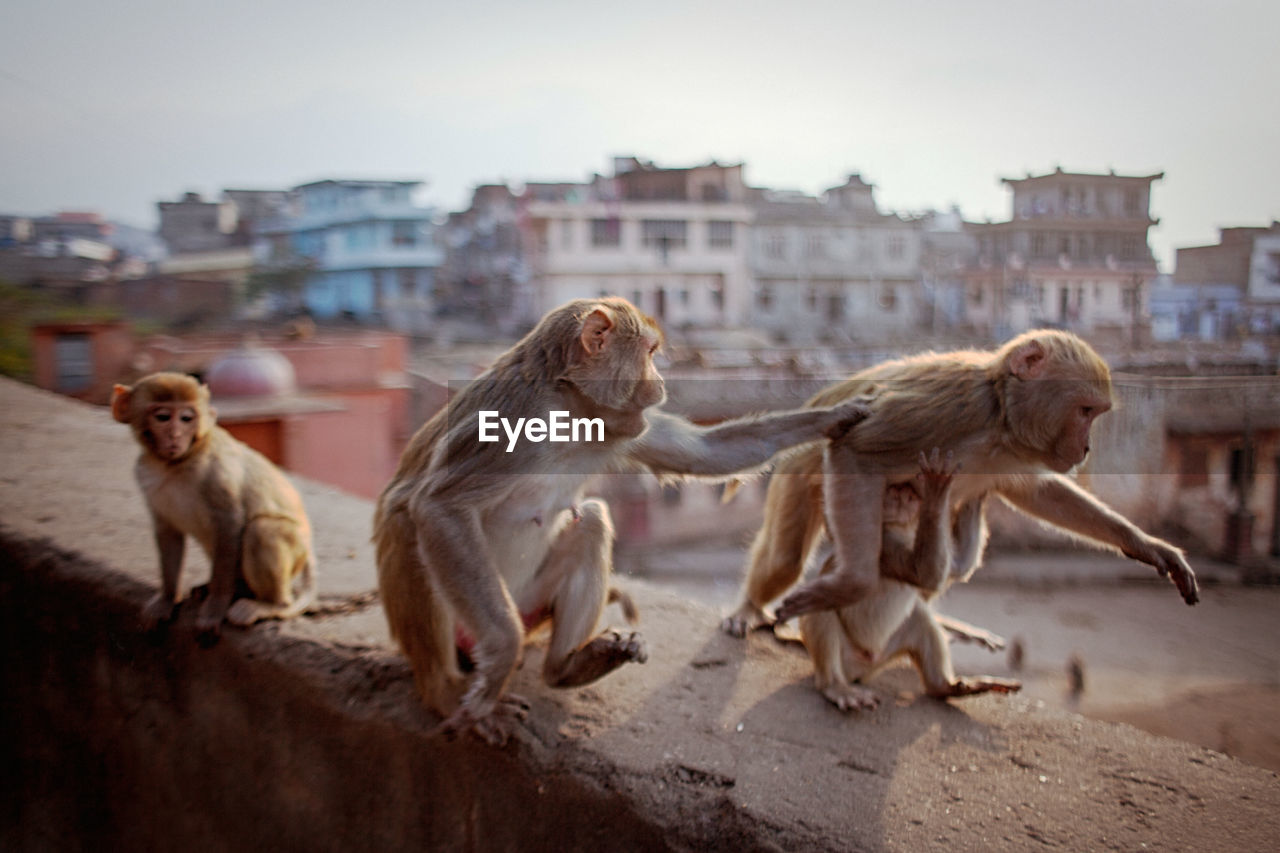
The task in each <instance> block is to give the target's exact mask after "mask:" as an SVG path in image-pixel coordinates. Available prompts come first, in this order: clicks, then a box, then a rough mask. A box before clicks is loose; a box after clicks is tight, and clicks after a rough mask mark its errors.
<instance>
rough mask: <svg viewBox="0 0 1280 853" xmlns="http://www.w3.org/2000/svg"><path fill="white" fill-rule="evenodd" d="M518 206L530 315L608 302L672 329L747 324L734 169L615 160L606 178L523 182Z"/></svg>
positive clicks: (743, 195) (741, 216) (743, 240)
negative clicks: (612, 298)
mask: <svg viewBox="0 0 1280 853" xmlns="http://www.w3.org/2000/svg"><path fill="white" fill-rule="evenodd" d="M522 202H523V210H522V217H521V228H522V233H523V251H524V258H525V262H526V264H527V265H528V269H529V274H530V284H531V286H532V289H533V293H534V294H536V299H537V304H536V306H534V310H535V312H536V313H535V316H537V315H540V314H542V313H543V312H545V311H547V310H549V309H551V308H553V307H555V306H557V305H560V304H562V303H564V302H566V301H568V300H570V299H576V298H584V297H596V296H601V295H606V294H613V295H618V296H623V297H626V298H627V299H629V300H631V301H632V302H633V303H635V305H636V306H637V307H639V308H640V309H641V310H643V311H646V312H648V313H650V314H652V315H653V316H655V317H656V318H657V319H658V320H659V321H661V322H662V323H663V324H664V325H667V326H668V327H672V328H677V327H707V326H737V325H742V324H743V323H745V322H746V321H747V319H748V316H749V313H750V296H751V289H752V288H751V276H750V270H749V268H748V265H747V250H746V247H747V243H748V240H749V235H748V228H749V226H750V224H751V221H752V216H753V211H752V208H751V205H750V203H749V192H748V189H747V187H746V186H745V184H744V183H743V180H742V166H741V165H720V164H718V163H715V162H712V163H709V164H707V165H703V166H694V167H691V168H678V169H667V168H659V167H657V166H654V165H653V164H652V163H646V162H642V161H640V160H638V159H636V158H634V157H617V158H615V159H614V170H613V175H611V176H607V177H606V176H601V175H595V176H594V177H593V178H592V179H591V181H590V182H588V183H582V184H578V183H529V184H526V185H525V189H524V193H523V195H522Z"/></svg>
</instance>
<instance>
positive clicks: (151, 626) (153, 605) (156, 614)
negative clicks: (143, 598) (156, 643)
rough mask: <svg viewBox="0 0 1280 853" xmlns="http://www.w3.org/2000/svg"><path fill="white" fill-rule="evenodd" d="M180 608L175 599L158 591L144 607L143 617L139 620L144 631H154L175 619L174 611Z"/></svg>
mask: <svg viewBox="0 0 1280 853" xmlns="http://www.w3.org/2000/svg"><path fill="white" fill-rule="evenodd" d="M177 609H178V602H176V601H173V600H172V599H170V598H169V597H168V596H166V595H165V594H164V593H163V592H158V593H156V594H155V596H154V597H152V599H151V600H150V601H148V602H147V603H146V604H145V605H144V606H143V608H142V618H141V619H140V620H139V622H140V623H141V625H142V630H143V631H144V632H151V631H154V630H155V629H156V628H158V627H160V626H161V625H163V624H164V623H166V622H169V621H170V620H172V619H173V614H174V611H176V610H177Z"/></svg>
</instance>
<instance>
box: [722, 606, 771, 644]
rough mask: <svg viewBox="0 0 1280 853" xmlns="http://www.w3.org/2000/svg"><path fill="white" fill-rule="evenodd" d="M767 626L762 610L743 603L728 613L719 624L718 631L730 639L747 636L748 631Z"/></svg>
mask: <svg viewBox="0 0 1280 853" xmlns="http://www.w3.org/2000/svg"><path fill="white" fill-rule="evenodd" d="M768 624H769V617H767V616H765V613H764V611H763V610H761V609H760V608H759V607H756V606H755V605H754V604H752V603H751V602H749V601H748V602H744V603H743V604H741V605H740V606H739V607H738V609H737V610H735V611H733V612H732V613H730V614H729V615H728V616H726V617H724V619H723V620H722V621H721V622H720V630H721V631H724V632H725V633H726V634H728V635H729V636H730V637H738V638H739V639H741V638H742V637H745V636H747V632H748V631H754V630H755V629H757V628H762V627H764V626H765V625H768Z"/></svg>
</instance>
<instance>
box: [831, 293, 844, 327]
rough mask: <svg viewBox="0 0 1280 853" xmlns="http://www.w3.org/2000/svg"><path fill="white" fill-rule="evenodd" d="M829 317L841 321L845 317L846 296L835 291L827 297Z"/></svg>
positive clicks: (833, 320)
mask: <svg viewBox="0 0 1280 853" xmlns="http://www.w3.org/2000/svg"><path fill="white" fill-rule="evenodd" d="M827 319H828V320H830V321H831V322H832V323H839V322H840V321H841V320H843V319H844V296H843V295H842V294H839V293H833V294H831V295H830V296H828V297H827Z"/></svg>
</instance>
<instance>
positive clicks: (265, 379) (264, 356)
mask: <svg viewBox="0 0 1280 853" xmlns="http://www.w3.org/2000/svg"><path fill="white" fill-rule="evenodd" d="M205 381H206V382H207V383H208V385H209V391H210V392H211V393H212V394H213V399H214V400H217V399H219V398H224V399H225V398H227V397H275V396H280V395H283V394H292V393H294V392H295V391H297V390H298V380H297V377H296V376H295V375H294V372H293V365H292V364H290V363H289V359H287V358H285V357H284V356H283V355H281V354H280V353H278V352H276V351H275V350H273V349H266V348H263V347H256V346H245V347H242V348H240V349H238V350H233V351H231V352H229V353H227V354H226V355H224V356H222V357H221V358H219V359H218V360H217V361H215V362H214V363H213V364H212V365H210V366H209V372H208V374H207V375H206V376H205Z"/></svg>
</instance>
